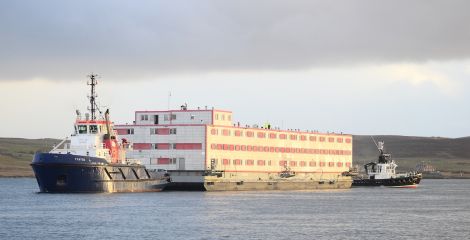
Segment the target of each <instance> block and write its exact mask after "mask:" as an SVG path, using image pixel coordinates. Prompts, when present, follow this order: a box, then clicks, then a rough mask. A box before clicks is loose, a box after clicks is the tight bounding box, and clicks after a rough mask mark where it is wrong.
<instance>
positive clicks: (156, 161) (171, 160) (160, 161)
mask: <svg viewBox="0 0 470 240" xmlns="http://www.w3.org/2000/svg"><path fill="white" fill-rule="evenodd" d="M178 160H179V162H184V158H179V159H178ZM150 164H151V165H152V164H158V165H176V158H157V159H150Z"/></svg>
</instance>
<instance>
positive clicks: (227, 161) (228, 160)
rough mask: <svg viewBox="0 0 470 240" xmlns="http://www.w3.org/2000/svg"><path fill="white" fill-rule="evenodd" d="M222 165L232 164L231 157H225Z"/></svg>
mask: <svg viewBox="0 0 470 240" xmlns="http://www.w3.org/2000/svg"><path fill="white" fill-rule="evenodd" d="M222 165H225V166H227V165H230V159H223V160H222Z"/></svg>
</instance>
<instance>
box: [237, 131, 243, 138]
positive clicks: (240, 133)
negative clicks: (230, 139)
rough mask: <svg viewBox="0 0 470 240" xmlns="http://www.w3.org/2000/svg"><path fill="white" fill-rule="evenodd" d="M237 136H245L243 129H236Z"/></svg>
mask: <svg viewBox="0 0 470 240" xmlns="http://www.w3.org/2000/svg"><path fill="white" fill-rule="evenodd" d="M235 136H236V137H242V136H243V131H241V130H235Z"/></svg>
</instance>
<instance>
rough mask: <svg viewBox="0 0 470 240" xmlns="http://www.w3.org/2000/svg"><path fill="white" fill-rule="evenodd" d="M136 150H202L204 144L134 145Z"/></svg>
mask: <svg viewBox="0 0 470 240" xmlns="http://www.w3.org/2000/svg"><path fill="white" fill-rule="evenodd" d="M133 148H134V150H151V149H159V150H168V149H176V150H200V149H202V143H134V144H133Z"/></svg>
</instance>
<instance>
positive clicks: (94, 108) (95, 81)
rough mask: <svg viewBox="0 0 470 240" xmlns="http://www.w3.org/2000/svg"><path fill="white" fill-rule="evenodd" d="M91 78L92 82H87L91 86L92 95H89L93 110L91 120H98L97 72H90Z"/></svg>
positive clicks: (91, 110)
mask: <svg viewBox="0 0 470 240" xmlns="http://www.w3.org/2000/svg"><path fill="white" fill-rule="evenodd" d="M88 77H89V78H90V80H91V82H87V85H89V86H91V95H90V96H89V97H88V98H89V99H90V109H89V110H90V112H91V120H96V114H95V112H96V110H98V111H99V109H98V105H97V104H96V98H97V97H98V96H97V95H96V92H95V86H96V85H98V81H97V80H96V77H98V75H97V74H93V73H92V74H90V75H88Z"/></svg>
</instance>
